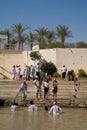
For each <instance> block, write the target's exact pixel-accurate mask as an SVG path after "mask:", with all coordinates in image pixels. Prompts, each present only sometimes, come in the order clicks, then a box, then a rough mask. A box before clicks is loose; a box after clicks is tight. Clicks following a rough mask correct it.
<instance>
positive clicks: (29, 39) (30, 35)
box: [28, 32, 35, 51]
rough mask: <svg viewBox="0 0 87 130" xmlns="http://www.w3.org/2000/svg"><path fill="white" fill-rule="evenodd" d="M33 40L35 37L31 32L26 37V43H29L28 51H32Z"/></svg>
mask: <svg viewBox="0 0 87 130" xmlns="http://www.w3.org/2000/svg"><path fill="white" fill-rule="evenodd" d="M34 40H35V35H34V34H33V33H32V32H30V33H29V36H28V41H29V43H30V51H32V47H33V42H34Z"/></svg>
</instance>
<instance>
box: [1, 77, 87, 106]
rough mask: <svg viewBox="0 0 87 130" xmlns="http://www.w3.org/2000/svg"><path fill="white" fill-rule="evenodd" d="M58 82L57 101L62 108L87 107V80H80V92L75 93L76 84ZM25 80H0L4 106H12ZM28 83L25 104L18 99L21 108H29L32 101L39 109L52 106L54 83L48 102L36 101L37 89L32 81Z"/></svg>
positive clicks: (59, 80) (60, 80) (20, 98)
mask: <svg viewBox="0 0 87 130" xmlns="http://www.w3.org/2000/svg"><path fill="white" fill-rule="evenodd" d="M57 80H58V94H57V101H58V104H59V105H60V106H62V107H82V108H83V107H84V108H86V107H87V86H86V84H87V80H86V79H82V80H81V79H80V80H79V82H80V85H79V90H78V91H75V84H74V82H73V81H67V80H65V81H63V80H62V79H57ZM22 81H23V80H20V81H11V80H0V99H1V100H3V103H2V104H3V106H10V105H11V104H12V103H13V102H14V98H15V97H16V95H17V93H18V91H19V89H20V84H21V83H22ZM27 83H28V95H27V99H26V101H25V102H23V101H22V97H21V95H19V96H18V97H17V99H16V102H18V103H19V105H20V106H27V105H28V103H29V101H30V100H31V99H33V100H34V102H35V104H37V105H38V106H39V107H44V106H45V105H48V106H51V105H52V102H53V97H52V81H50V91H49V94H48V99H47V100H44V99H42V100H36V98H35V88H34V84H33V82H32V80H30V81H27ZM76 87H77V86H76ZM42 97H43V88H42Z"/></svg>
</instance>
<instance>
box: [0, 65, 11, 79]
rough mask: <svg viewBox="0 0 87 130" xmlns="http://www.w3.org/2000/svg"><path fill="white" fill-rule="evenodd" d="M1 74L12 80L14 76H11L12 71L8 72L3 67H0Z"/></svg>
mask: <svg viewBox="0 0 87 130" xmlns="http://www.w3.org/2000/svg"><path fill="white" fill-rule="evenodd" d="M0 69H1V70H0V74H2V75H4V76H6V77H8V78H10V79H11V77H12V75H11V72H10V71H8V70H6V69H5V68H4V67H2V66H0Z"/></svg>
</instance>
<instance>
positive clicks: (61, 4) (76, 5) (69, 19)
mask: <svg viewBox="0 0 87 130" xmlns="http://www.w3.org/2000/svg"><path fill="white" fill-rule="evenodd" d="M17 23H22V24H24V25H27V26H29V27H30V28H31V31H34V30H35V29H37V28H39V27H45V28H48V29H50V30H54V31H55V30H56V27H57V26H59V25H60V24H61V25H66V26H69V29H70V30H71V32H72V35H73V37H72V38H68V39H66V42H70V43H73V42H78V41H84V42H86V43H87V0H0V30H5V29H9V28H10V27H11V26H12V25H13V24H17Z"/></svg>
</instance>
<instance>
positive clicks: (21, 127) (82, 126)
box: [0, 107, 87, 130]
mask: <svg viewBox="0 0 87 130" xmlns="http://www.w3.org/2000/svg"><path fill="white" fill-rule="evenodd" d="M62 109H63V113H62V114H61V115H59V116H52V115H50V114H48V112H47V111H45V110H44V109H39V111H37V112H33V113H32V112H28V110H27V107H24V108H20V109H19V110H18V111H15V112H13V111H11V109H10V107H6V108H5V107H3V108H0V130H87V109H86V108H62Z"/></svg>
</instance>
